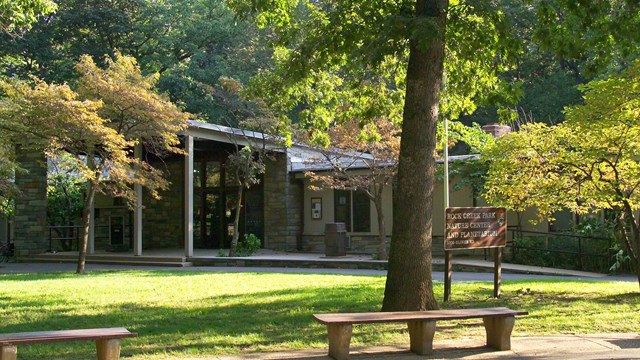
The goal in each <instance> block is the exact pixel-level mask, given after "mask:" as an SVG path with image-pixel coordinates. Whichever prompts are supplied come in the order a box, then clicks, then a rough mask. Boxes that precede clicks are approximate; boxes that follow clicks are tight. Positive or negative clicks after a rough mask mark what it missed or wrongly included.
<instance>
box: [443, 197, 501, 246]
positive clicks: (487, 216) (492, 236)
mask: <svg viewBox="0 0 640 360" xmlns="http://www.w3.org/2000/svg"><path fill="white" fill-rule="evenodd" d="M445 215H446V218H445V231H444V249H445V250H456V249H478V248H493V247H503V246H505V245H506V232H507V210H506V209H505V208H498V207H472V208H463V207H453V208H447V210H446V212H445Z"/></svg>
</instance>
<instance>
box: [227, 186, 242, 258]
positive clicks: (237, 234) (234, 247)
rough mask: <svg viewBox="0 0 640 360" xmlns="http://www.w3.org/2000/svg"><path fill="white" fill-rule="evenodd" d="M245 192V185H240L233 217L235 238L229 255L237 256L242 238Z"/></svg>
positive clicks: (232, 240)
mask: <svg viewBox="0 0 640 360" xmlns="http://www.w3.org/2000/svg"><path fill="white" fill-rule="evenodd" d="M243 193H244V186H242V185H240V186H239V187H238V199H237V200H236V216H235V217H234V219H233V238H232V239H231V245H230V246H229V256H236V250H237V249H238V239H239V238H240V207H241V206H242V194H243Z"/></svg>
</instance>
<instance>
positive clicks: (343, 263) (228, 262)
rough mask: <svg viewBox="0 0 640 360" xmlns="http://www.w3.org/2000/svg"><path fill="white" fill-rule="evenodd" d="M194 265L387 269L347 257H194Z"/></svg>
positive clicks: (376, 262)
mask: <svg viewBox="0 0 640 360" xmlns="http://www.w3.org/2000/svg"><path fill="white" fill-rule="evenodd" d="M189 261H191V262H192V263H193V265H194V266H229V267H236V266H237V267H244V266H246V267H283V268H311V269H313V268H328V269H369V270H386V269H387V262H386V261H380V260H362V259H349V258H348V257H345V258H324V259H275V258H270V259H264V258H262V259H260V258H252V257H215V258H212V257H192V258H189Z"/></svg>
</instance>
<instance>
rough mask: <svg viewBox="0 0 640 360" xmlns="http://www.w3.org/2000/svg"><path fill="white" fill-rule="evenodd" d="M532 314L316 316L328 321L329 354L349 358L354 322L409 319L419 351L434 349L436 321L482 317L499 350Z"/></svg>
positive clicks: (436, 312)
mask: <svg viewBox="0 0 640 360" xmlns="http://www.w3.org/2000/svg"><path fill="white" fill-rule="evenodd" d="M518 315H528V313H527V312H526V311H516V310H511V309H508V308H506V307H496V308H485V309H455V310H431V311H399V312H369V313H341V314H340V313H338V314H315V315H313V317H314V318H315V319H316V320H317V321H318V322H320V323H322V324H325V325H327V332H328V335H329V356H330V357H332V358H334V359H337V360H343V359H348V358H349V343H350V341H351V332H352V325H354V324H371V323H390V322H406V323H407V325H408V327H409V337H410V349H411V351H412V352H414V353H416V354H419V355H426V354H430V353H431V352H432V350H433V336H434V334H435V330H436V321H439V320H462V319H475V318H481V319H482V320H483V322H484V327H485V330H486V334H487V345H488V346H490V347H493V348H495V349H498V350H509V349H511V332H512V330H513V325H514V324H515V317H516V316H518Z"/></svg>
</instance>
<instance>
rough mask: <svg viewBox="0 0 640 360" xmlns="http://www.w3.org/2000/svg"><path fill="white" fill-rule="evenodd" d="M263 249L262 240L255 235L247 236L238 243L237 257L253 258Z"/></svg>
mask: <svg viewBox="0 0 640 360" xmlns="http://www.w3.org/2000/svg"><path fill="white" fill-rule="evenodd" d="M260 247H261V242H260V239H258V237H257V236H255V235H254V234H245V235H244V239H243V240H240V241H238V247H237V248H236V256H251V255H253V254H254V253H255V252H256V251H258V250H259V249H260Z"/></svg>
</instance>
